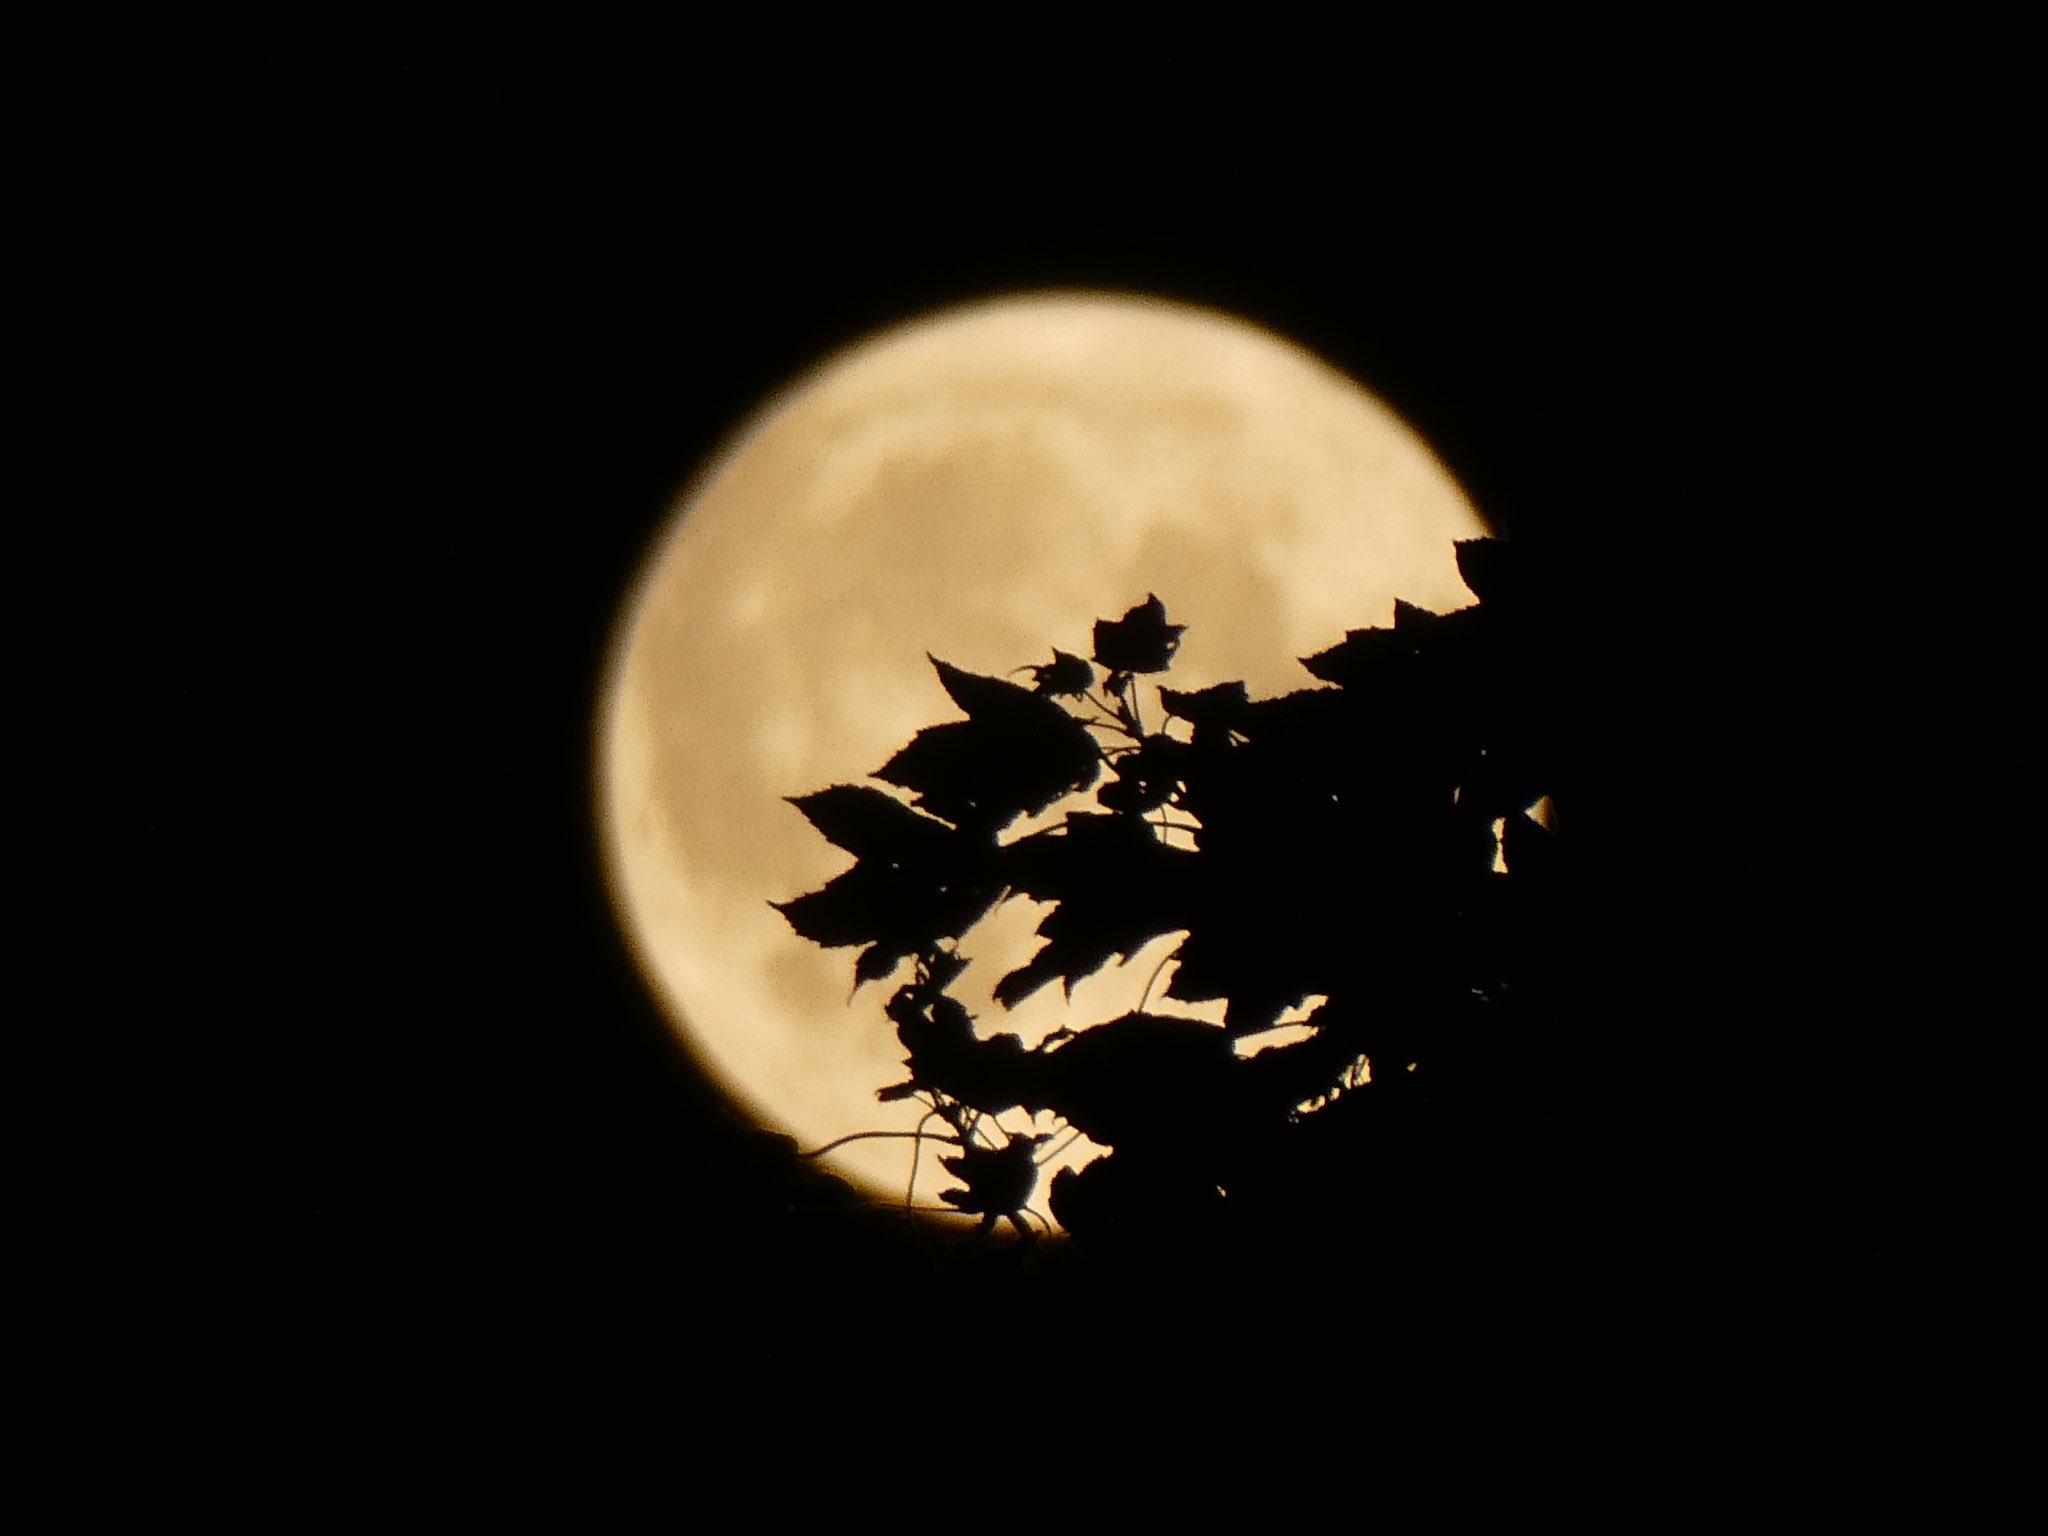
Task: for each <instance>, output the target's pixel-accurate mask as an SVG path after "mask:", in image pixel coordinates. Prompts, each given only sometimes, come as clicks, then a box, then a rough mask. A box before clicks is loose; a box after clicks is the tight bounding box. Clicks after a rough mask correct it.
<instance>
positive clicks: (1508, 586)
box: [1451, 539, 1522, 609]
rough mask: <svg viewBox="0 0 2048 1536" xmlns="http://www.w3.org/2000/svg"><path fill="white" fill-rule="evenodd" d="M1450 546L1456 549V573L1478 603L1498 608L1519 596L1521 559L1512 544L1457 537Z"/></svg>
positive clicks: (1501, 541) (1493, 540)
mask: <svg viewBox="0 0 2048 1536" xmlns="http://www.w3.org/2000/svg"><path fill="white" fill-rule="evenodd" d="M1451 547H1452V548H1453V549H1454V550H1455V551H1456V552H1457V560H1458V574H1459V575H1460V576H1461V577H1463V578H1464V581H1465V585H1466V586H1467V587H1470V588H1471V589H1472V595H1473V596H1474V597H1477V598H1478V599H1479V600H1480V601H1481V602H1482V603H1492V604H1494V605H1495V607H1496V609H1498V608H1499V607H1500V606H1502V605H1505V604H1508V603H1512V602H1513V601H1514V600H1515V598H1516V597H1517V596H1518V595H1519V594H1518V592H1517V588H1518V587H1519V586H1520V577H1521V575H1522V561H1521V556H1520V552H1519V551H1518V550H1517V549H1516V548H1515V547H1514V546H1513V545H1511V544H1508V543H1507V542H1505V541H1504V540H1501V539H1458V540H1456V541H1455V542H1454V543H1453V544H1452V546H1451Z"/></svg>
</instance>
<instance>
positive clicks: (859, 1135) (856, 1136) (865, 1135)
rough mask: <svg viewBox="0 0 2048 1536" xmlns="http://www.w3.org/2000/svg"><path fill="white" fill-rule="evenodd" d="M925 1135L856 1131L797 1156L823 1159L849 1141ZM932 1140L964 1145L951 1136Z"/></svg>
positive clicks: (908, 1132)
mask: <svg viewBox="0 0 2048 1536" xmlns="http://www.w3.org/2000/svg"><path fill="white" fill-rule="evenodd" d="M923 1134H924V1133H923V1132H922V1131H855V1132H854V1133H853V1134H852V1135H850V1136H842V1137H840V1138H839V1139H838V1140H837V1141H828V1142H826V1143H825V1145H823V1146H822V1147H813V1148H811V1150H810V1151H808V1152H799V1153H798V1154H797V1156H799V1157H823V1156H824V1155H825V1154H826V1153H827V1152H830V1151H831V1150H832V1149H833V1148H834V1147H843V1146H845V1145H846V1144H847V1143H848V1142H849V1141H868V1140H870V1139H875V1138H880V1137H885V1136H892V1137H895V1138H897V1139H899V1140H909V1139H914V1138H916V1137H918V1136H921V1135H923ZM932 1140H933V1141H944V1142H949V1143H951V1144H952V1145H953V1146H956V1147H957V1146H960V1145H962V1143H960V1142H959V1141H957V1140H955V1139H954V1138H953V1137H951V1136H934V1137H933V1138H932Z"/></svg>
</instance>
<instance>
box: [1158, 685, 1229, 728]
mask: <svg viewBox="0 0 2048 1536" xmlns="http://www.w3.org/2000/svg"><path fill="white" fill-rule="evenodd" d="M1159 702H1160V704H1161V705H1163V706H1164V707H1165V709H1166V712H1167V713H1168V714H1169V715H1178V716H1179V717H1180V718H1181V719H1183V720H1186V721H1189V722H1191V723H1192V724H1193V725H1194V726H1195V728H1196V729H1197V730H1200V729H1202V728H1204V727H1213V728H1216V729H1221V730H1228V729H1229V728H1231V727H1232V726H1234V725H1236V724H1237V723H1238V721H1239V720H1241V719H1243V718H1244V712H1245V707H1246V705H1247V704H1249V703H1250V699H1249V698H1248V696H1247V695H1246V693H1245V687H1244V684H1243V683H1218V684H1216V685H1215V686H1214V687H1212V688H1197V689H1195V690H1194V691H1192V692H1188V693H1183V692H1181V691H1180V690H1179V689H1177V688H1161V689H1160V690H1159Z"/></svg>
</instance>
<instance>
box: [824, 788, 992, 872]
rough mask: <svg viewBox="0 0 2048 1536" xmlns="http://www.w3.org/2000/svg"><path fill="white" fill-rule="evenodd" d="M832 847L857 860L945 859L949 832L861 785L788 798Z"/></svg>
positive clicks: (949, 836) (902, 804)
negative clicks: (840, 849) (843, 850)
mask: <svg viewBox="0 0 2048 1536" xmlns="http://www.w3.org/2000/svg"><path fill="white" fill-rule="evenodd" d="M786 798H787V799H788V801H789V803H790V804H791V805H793V806H795V807H796V808H797V809H798V810H799V811H801V812H803V814H804V819H805V820H806V821H808V822H809V823H810V824H811V825H812V826H814V827H816V828H817V829H818V831H819V832H820V833H822V834H823V835H824V838H825V841H826V842H828V843H830V844H831V845H832V846H833V847H835V848H844V849H845V850H846V851H847V852H848V853H850V854H852V855H853V856H854V857H855V858H860V859H870V858H872V859H881V860H883V861H885V862H899V861H904V860H917V861H919V862H929V861H931V860H933V859H938V858H942V857H944V852H945V849H946V847H947V844H948V841H949V840H950V839H951V838H952V836H953V829H952V828H951V827H949V826H947V825H946V824H945V823H944V822H941V821H935V820H933V819H932V818H931V817H929V816H920V815H919V814H918V813H917V812H916V811H914V810H912V809H911V808H910V807H909V806H907V805H905V804H904V803H903V802H902V801H900V800H898V799H896V798H895V796H893V795H890V794H888V793H886V792H885V791H883V790H879V789H874V788H871V787H870V786H868V785H865V784H834V785H833V786H832V787H831V788H829V789H821V790H818V791H817V792H816V793H814V794H809V795H791V796H787V797H786Z"/></svg>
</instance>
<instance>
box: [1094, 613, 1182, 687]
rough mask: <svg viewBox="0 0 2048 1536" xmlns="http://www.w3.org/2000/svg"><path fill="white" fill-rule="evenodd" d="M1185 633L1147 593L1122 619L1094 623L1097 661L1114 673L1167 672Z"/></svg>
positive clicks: (1101, 620)
mask: <svg viewBox="0 0 2048 1536" xmlns="http://www.w3.org/2000/svg"><path fill="white" fill-rule="evenodd" d="M1186 633H1187V626H1186V625H1185V624H1169V623H1167V622H1166V605H1165V604H1164V603H1162V602H1160V601H1159V599H1158V598H1157V597H1154V596H1152V595H1151V594H1149V593H1148V594H1147V595H1146V598H1145V601H1144V602H1142V603H1140V604H1139V605H1138V606H1137V607H1135V608H1133V609H1131V610H1130V611H1129V612H1128V613H1126V614H1125V615H1124V616H1123V617H1122V618H1120V619H1116V620H1110V619H1097V620H1096V621H1095V659H1096V661H1097V662H1099V663H1100V664H1101V665H1103V666H1105V667H1107V668H1109V670H1110V671H1112V672H1122V673H1127V674H1128V673H1135V672H1164V671H1165V670H1166V669H1167V667H1168V666H1170V665H1171V664H1172V662H1173V653H1174V652H1175V651H1177V650H1179V649H1180V637H1181V636H1182V635H1184V634H1186Z"/></svg>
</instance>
